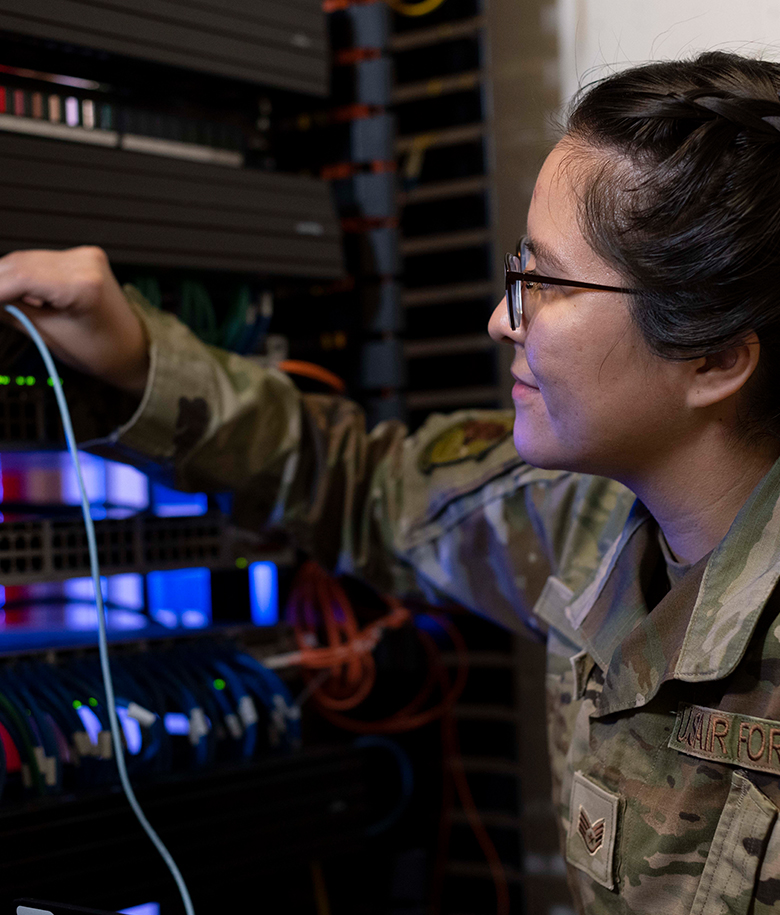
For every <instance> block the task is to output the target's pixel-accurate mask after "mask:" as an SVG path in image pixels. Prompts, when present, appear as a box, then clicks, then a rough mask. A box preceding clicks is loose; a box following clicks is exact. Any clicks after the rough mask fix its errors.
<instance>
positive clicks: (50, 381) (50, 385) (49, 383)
mask: <svg viewBox="0 0 780 915" xmlns="http://www.w3.org/2000/svg"><path fill="white" fill-rule="evenodd" d="M0 383H2V382H0ZM46 384H48V386H49V387H50V388H53V387H54V382H53V381H52V380H51V378H47V379H46ZM60 385H62V378H60Z"/></svg>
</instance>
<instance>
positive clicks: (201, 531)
mask: <svg viewBox="0 0 780 915" xmlns="http://www.w3.org/2000/svg"><path fill="white" fill-rule="evenodd" d="M95 532H96V535H97V542H98V556H99V559H100V566H101V571H102V572H103V573H104V574H107V575H115V574H118V573H120V572H150V571H154V570H159V569H177V568H186V567H188V566H204V567H209V568H221V567H230V566H232V565H234V563H235V560H234V557H233V548H232V542H233V541H232V539H231V538H230V537H229V536H228V532H227V519H226V517H225V516H224V515H222V514H220V513H217V512H215V513H211V514H208V515H201V516H196V517H182V518H155V517H152V516H147V515H140V516H135V517H132V518H125V519H109V518H107V519H104V520H101V521H96V522H95ZM88 573H89V556H88V553H87V538H86V533H85V531H84V526H83V524H82V522H81V521H80V520H73V521H70V520H52V519H45V520H40V521H8V522H4V523H0V575H2V581H3V584H4V585H22V584H29V583H33V582H36V581H40V580H41V579H42V578H44V577H45V578H47V579H49V580H52V581H55V580H62V579H65V578H74V577H77V576H81V575H86V574H88Z"/></svg>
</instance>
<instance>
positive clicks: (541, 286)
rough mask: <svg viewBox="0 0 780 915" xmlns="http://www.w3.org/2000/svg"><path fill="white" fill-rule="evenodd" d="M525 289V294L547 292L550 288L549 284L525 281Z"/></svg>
mask: <svg viewBox="0 0 780 915" xmlns="http://www.w3.org/2000/svg"><path fill="white" fill-rule="evenodd" d="M525 288H526V291H527V292H547V290H548V289H551V288H552V286H551V284H550V283H542V282H539V281H538V280H526V281H525Z"/></svg>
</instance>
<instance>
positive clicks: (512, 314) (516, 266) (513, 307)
mask: <svg viewBox="0 0 780 915" xmlns="http://www.w3.org/2000/svg"><path fill="white" fill-rule="evenodd" d="M505 267H506V269H507V270H508V271H511V272H512V273H521V272H522V267H521V259H520V258H519V257H517V256H516V255H514V254H507V256H506V261H505ZM506 287H507V288H506V304H507V309H508V310H509V324H510V326H511V328H512V330H517V328H518V327H520V324H521V323H522V320H523V288H522V287H523V283H522V281H520V280H516V281H514V282H509V281H507V284H506Z"/></svg>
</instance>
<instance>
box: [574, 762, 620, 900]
mask: <svg viewBox="0 0 780 915" xmlns="http://www.w3.org/2000/svg"><path fill="white" fill-rule="evenodd" d="M619 807H620V798H619V797H618V795H617V794H613V793H612V792H611V791H607V790H606V788H602V787H601V785H599V784H597V783H596V782H594V781H592V780H591V779H589V778H588V777H587V776H585V775H583V774H582V772H575V773H574V780H573V782H572V788H571V805H570V810H569V817H570V820H571V824H570V826H569V835H568V836H567V838H566V860H567V861H568V862H569V864H573V865H574V866H575V867H578V868H579V869H580V870H581V871H585V873H586V874H588V875H589V876H590V877H592V878H593V879H594V880H595V881H596V882H597V883H600V884H601V885H602V886H605V887H606V888H607V889H608V890H611V889H612V888H613V887H614V886H615V878H614V874H613V866H614V861H613V859H614V854H615V836H616V834H617V820H618V811H619Z"/></svg>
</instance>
